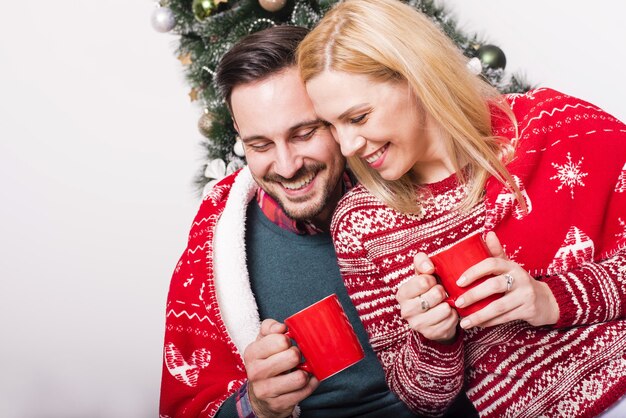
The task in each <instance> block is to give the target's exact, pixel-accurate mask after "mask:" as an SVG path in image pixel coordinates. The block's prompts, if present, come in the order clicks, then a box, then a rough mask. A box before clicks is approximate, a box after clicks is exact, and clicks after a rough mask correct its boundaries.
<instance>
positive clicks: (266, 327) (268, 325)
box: [257, 318, 287, 340]
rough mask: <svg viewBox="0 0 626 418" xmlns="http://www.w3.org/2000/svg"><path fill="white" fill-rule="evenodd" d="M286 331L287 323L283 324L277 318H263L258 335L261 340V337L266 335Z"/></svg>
mask: <svg viewBox="0 0 626 418" xmlns="http://www.w3.org/2000/svg"><path fill="white" fill-rule="evenodd" d="M285 331H287V326H286V325H285V324H282V323H280V322H278V321H277V320H275V319H271V318H268V319H265V320H263V322H261V329H260V330H259V335H258V336H257V340H259V339H260V338H262V337H264V336H266V335H270V334H277V333H280V334H282V333H284V332H285Z"/></svg>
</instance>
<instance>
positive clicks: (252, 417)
mask: <svg viewBox="0 0 626 418" xmlns="http://www.w3.org/2000/svg"><path fill="white" fill-rule="evenodd" d="M236 399H237V401H236V402H237V416H238V417H239V418H258V417H257V415H256V414H255V413H254V409H252V404H251V403H250V396H249V395H248V382H247V381H246V382H244V384H243V385H242V386H241V387H240V388H239V390H238V391H237V397H236ZM299 416H300V407H299V406H298V405H296V407H295V408H294V409H293V412H292V413H291V418H298V417H299Z"/></svg>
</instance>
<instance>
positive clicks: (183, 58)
mask: <svg viewBox="0 0 626 418" xmlns="http://www.w3.org/2000/svg"><path fill="white" fill-rule="evenodd" d="M178 61H180V63H181V64H183V65H191V63H192V61H191V52H188V53H187V54H184V55H183V54H180V55H179V56H178Z"/></svg>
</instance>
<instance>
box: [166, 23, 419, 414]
mask: <svg viewBox="0 0 626 418" xmlns="http://www.w3.org/2000/svg"><path fill="white" fill-rule="evenodd" d="M306 33H307V30H306V29H304V28H297V27H290V26H278V27H274V28H271V29H267V30H265V31H261V32H257V33H255V34H252V35H249V36H248V37H246V38H244V39H243V40H242V41H240V42H239V43H238V44H237V45H235V46H234V47H233V48H232V49H231V50H230V51H229V52H228V53H226V55H225V56H224V57H223V58H222V61H221V63H220V65H219V68H218V70H217V75H216V84H217V86H218V88H219V89H220V92H221V94H222V95H223V97H224V99H225V100H226V103H227V104H228V107H229V109H230V111H231V115H232V118H233V123H234V126H235V128H236V130H237V132H238V133H239V135H240V137H241V139H242V141H243V143H244V149H245V153H246V160H247V163H248V166H247V167H245V168H244V169H242V170H240V171H239V172H237V173H234V174H233V175H231V176H228V177H226V178H225V179H223V180H222V181H221V182H220V183H218V184H217V185H216V186H214V188H213V189H212V190H211V191H210V192H209V194H208V196H207V197H206V198H205V200H204V201H203V202H202V205H201V206H200V209H199V212H198V214H197V216H196V218H195V220H194V222H193V225H192V228H191V232H190V234H189V242H188V246H187V249H186V250H185V252H184V253H183V255H182V257H181V259H180V261H179V263H178V265H177V266H176V270H175V272H174V275H173V277H172V281H171V284H170V290H169V295H168V301H167V311H166V315H167V316H166V330H165V344H164V361H163V375H162V382H161V405H160V417H161V418H181V417H194V418H195V417H214V416H217V417H257V416H258V417H288V416H297V415H298V414H300V416H301V417H324V418H327V417H333V418H341V417H354V416H360V417H370V418H376V417H389V416H393V417H394V418H403V417H414V416H415V415H413V414H412V413H411V412H410V411H409V409H408V408H407V407H406V406H405V405H404V404H403V403H402V402H400V401H399V400H398V398H397V397H396V396H395V395H394V394H393V393H392V392H391V391H390V390H389V388H388V386H387V385H386V383H385V378H384V374H383V370H382V367H381V366H380V363H379V362H378V361H377V359H376V356H375V354H374V352H373V351H372V349H371V347H370V345H369V342H368V338H367V335H366V333H365V330H364V328H363V325H362V324H361V322H360V320H359V317H358V315H357V312H356V310H355V308H354V306H353V305H352V303H351V302H350V299H349V297H348V295H347V292H346V290H345V288H344V285H343V281H342V280H341V277H340V274H339V268H338V266H337V260H336V256H335V251H334V248H333V245H332V241H331V238H330V235H329V232H328V231H329V225H330V221H331V217H332V213H333V211H334V209H335V206H336V205H337V202H338V200H339V199H340V198H341V196H342V195H343V194H344V192H345V191H346V190H347V189H348V188H350V187H351V180H350V177H349V176H348V175H347V174H346V172H345V161H344V158H343V157H342V156H341V152H340V150H339V145H338V144H337V143H336V142H335V140H334V138H333V136H332V135H331V133H330V130H329V129H328V128H327V124H325V123H322V121H320V120H319V119H318V117H317V116H316V114H315V111H314V110H313V106H312V104H311V101H310V100H309V98H308V96H307V94H306V90H305V88H304V84H303V82H302V81H301V79H300V76H299V72H298V69H297V67H296V65H295V57H294V52H295V50H296V47H297V45H298V44H299V42H300V41H301V40H302V39H303V38H304V36H305V35H306ZM333 293H335V294H337V296H338V298H339V300H340V302H341V304H342V305H343V308H344V310H345V311H346V314H347V316H348V318H349V320H350V322H351V323H352V325H353V327H354V329H355V331H356V333H357V336H358V338H359V340H360V342H361V345H362V346H363V348H364V350H365V358H364V360H362V361H360V362H359V363H357V364H355V365H353V366H351V367H349V368H348V369H346V370H344V371H342V372H341V373H338V374H336V375H334V376H332V377H330V378H328V379H326V380H324V381H323V382H321V383H320V382H318V381H317V380H316V379H315V378H314V377H312V376H311V375H309V374H308V373H306V372H304V371H302V370H299V369H297V368H296V366H297V365H298V363H299V362H300V353H299V351H298V349H297V347H295V346H293V345H292V344H291V340H290V339H289V338H288V337H287V336H286V335H285V334H284V333H285V332H286V327H285V325H284V324H283V321H284V319H285V318H287V317H288V316H290V315H292V314H294V313H296V312H298V311H300V310H301V309H303V308H304V307H306V306H308V305H310V304H312V303H314V302H317V301H319V300H321V299H323V298H324V297H326V296H328V295H330V294H333Z"/></svg>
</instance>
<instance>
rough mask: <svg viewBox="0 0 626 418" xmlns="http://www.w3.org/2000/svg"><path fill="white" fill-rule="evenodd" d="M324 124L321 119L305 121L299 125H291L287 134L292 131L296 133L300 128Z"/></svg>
mask: <svg viewBox="0 0 626 418" xmlns="http://www.w3.org/2000/svg"><path fill="white" fill-rule="evenodd" d="M324 124H325V121H323V120H322V119H312V120H307V121H304V122H300V123H297V124H295V125H293V126H292V127H291V128H289V132H294V131H297V130H298V129H302V128H305V127H309V126H315V125H324Z"/></svg>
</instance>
